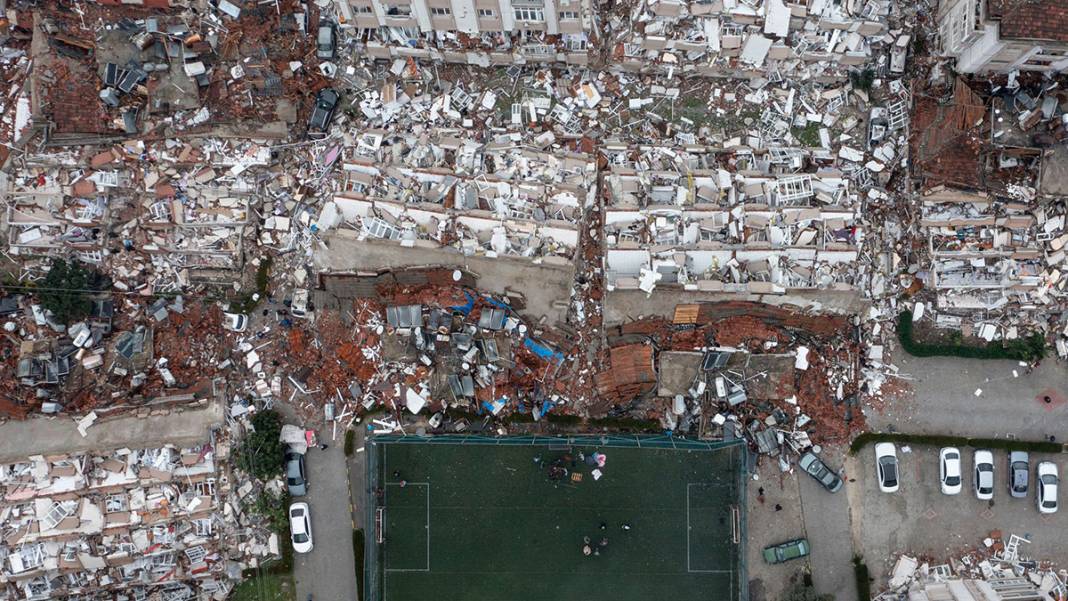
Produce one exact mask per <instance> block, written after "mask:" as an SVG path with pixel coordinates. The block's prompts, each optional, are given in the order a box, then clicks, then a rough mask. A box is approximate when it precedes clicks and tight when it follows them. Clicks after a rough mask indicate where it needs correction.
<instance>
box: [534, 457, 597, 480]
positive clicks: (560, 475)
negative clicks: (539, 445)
mask: <svg viewBox="0 0 1068 601" xmlns="http://www.w3.org/2000/svg"><path fill="white" fill-rule="evenodd" d="M606 459H607V458H606V457H605V454H604V453H601V452H594V453H591V454H589V455H586V454H585V453H583V452H582V451H579V452H578V456H577V457H576V456H575V455H572V454H571V453H564V454H563V455H562V456H560V457H557V458H556V459H553V460H552V461H551V462H549V463H548V464H546V462H545V461H543V460H542V458H541V455H538V456H537V457H535V458H534V463H536V464H537V465H538V467H541V468H545V467H548V471H549V480H552V481H554V482H559V481H562V480H566V479H567V478H568V476H569V475H570V474H571V471H573V470H575V469H576V468H577V467H578V466H579V464H585V465H586V466H587V467H590V468H603V467H604V465H605V461H606ZM569 467H570V468H571V469H570V470H569V469H568V468H569Z"/></svg>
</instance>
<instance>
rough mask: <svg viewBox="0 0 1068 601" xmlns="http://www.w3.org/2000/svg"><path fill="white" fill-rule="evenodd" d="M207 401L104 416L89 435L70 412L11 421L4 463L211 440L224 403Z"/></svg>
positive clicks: (1, 445)
mask: <svg viewBox="0 0 1068 601" xmlns="http://www.w3.org/2000/svg"><path fill="white" fill-rule="evenodd" d="M201 403H202V404H200V405H197V406H195V407H191V406H187V407H186V408H183V409H181V410H172V411H171V412H169V413H168V414H166V415H148V416H145V417H138V416H137V415H132V414H126V415H123V416H120V417H115V418H108V417H106V416H102V417H100V418H99V419H97V421H96V422H95V423H94V424H93V425H92V426H90V427H89V429H88V430H87V431H86V433H87V436H85V437H84V438H83V437H82V436H81V434H79V433H78V424H77V422H76V421H75V420H73V419H71V418H70V417H69V416H64V417H56V418H41V417H38V418H33V419H28V420H25V421H9V422H6V423H4V424H0V463H10V462H13V461H18V460H20V459H24V458H25V457H27V456H29V455H42V454H49V453H74V452H82V451H99V450H110V449H119V448H123V447H130V448H148V447H156V446H160V445H163V444H167V443H170V444H174V445H178V446H195V445H199V444H203V443H206V442H209V440H210V432H211V428H212V427H214V426H218V425H221V424H222V423H223V403H222V402H220V401H216V400H212V401H201Z"/></svg>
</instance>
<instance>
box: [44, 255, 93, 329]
mask: <svg viewBox="0 0 1068 601" xmlns="http://www.w3.org/2000/svg"><path fill="white" fill-rule="evenodd" d="M110 285H111V282H110V281H108V279H107V278H106V277H105V276H102V275H100V274H99V273H97V272H95V271H93V270H91V269H86V268H85V267H84V266H82V264H81V263H78V262H76V261H71V262H69V263H68V262H67V261H64V260H63V259H53V260H52V266H51V268H49V270H48V275H46V276H45V278H44V280H43V281H42V282H41V283H40V284H38V289H39V290H38V292H37V297H38V298H39V299H40V301H41V306H42V307H44V308H45V309H48V310H49V311H51V312H52V315H53V317H54V318H55V319H56V321H58V322H61V323H64V324H67V323H70V322H72V321H78V320H79V319H82V318H84V317H86V316H88V315H89V312H90V311H91V310H92V308H93V303H92V301H90V300H89V295H90V294H91V293H93V292H94V291H99V290H103V289H106V288H108V287H109V286H110Z"/></svg>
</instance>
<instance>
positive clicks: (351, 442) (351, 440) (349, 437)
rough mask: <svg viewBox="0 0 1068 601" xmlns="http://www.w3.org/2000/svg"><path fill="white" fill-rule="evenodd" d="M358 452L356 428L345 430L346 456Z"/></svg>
mask: <svg viewBox="0 0 1068 601" xmlns="http://www.w3.org/2000/svg"><path fill="white" fill-rule="evenodd" d="M354 452H356V430H345V456H346V457H352V454H353V453H354Z"/></svg>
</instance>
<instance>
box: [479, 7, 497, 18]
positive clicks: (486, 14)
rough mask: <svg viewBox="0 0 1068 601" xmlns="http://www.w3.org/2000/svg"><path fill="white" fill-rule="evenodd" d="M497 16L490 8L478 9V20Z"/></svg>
mask: <svg viewBox="0 0 1068 601" xmlns="http://www.w3.org/2000/svg"><path fill="white" fill-rule="evenodd" d="M496 16H497V13H495V12H493V9H492V8H480V9H478V18H479V19H492V18H494V17H496Z"/></svg>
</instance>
